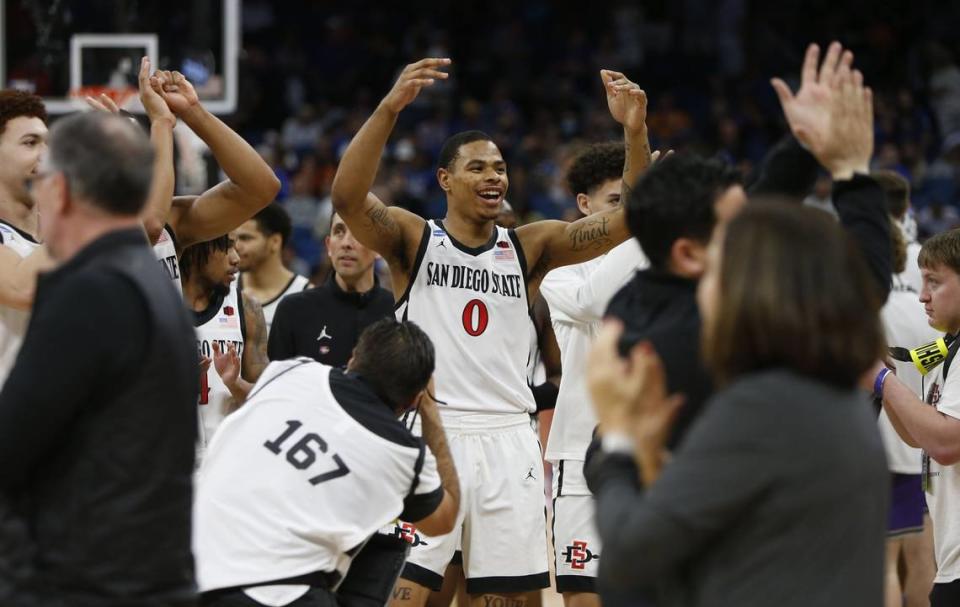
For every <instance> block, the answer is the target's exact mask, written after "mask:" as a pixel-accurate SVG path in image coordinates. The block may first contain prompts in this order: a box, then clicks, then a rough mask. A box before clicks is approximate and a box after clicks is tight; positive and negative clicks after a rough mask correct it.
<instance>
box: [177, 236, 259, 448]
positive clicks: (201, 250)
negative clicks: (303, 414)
mask: <svg viewBox="0 0 960 607" xmlns="http://www.w3.org/2000/svg"><path fill="white" fill-rule="evenodd" d="M180 261H181V264H180V267H181V270H182V271H183V297H184V300H185V301H186V304H187V308H189V309H191V310H193V316H194V322H193V324H194V327H196V330H197V353H198V355H199V357H200V361H201V373H200V395H199V397H198V401H197V402H198V404H199V406H200V412H199V416H200V422H201V423H200V449H201V455H202V451H203V450H204V449H205V448H206V445H207V444H208V443H209V442H210V439H211V438H212V437H213V433H214V432H215V431H216V429H217V427H218V426H219V425H220V422H221V421H223V418H224V417H226V416H227V415H228V414H230V413H232V412H233V411H234V410H235V409H236V408H237V407H239V406H240V404H241V403H243V401H244V399H245V398H246V396H247V392H249V390H250V387H251V386H252V385H253V384H254V383H255V382H256V381H257V378H259V377H260V373H261V372H262V371H263V369H264V367H266V366H267V363H268V361H267V329H266V323H265V322H264V320H263V311H262V310H261V308H260V304H259V303H257V301H256V300H255V299H253V298H252V297H250V296H249V295H247V294H246V293H243V292H242V291H241V290H240V289H239V288H238V287H237V281H236V277H237V273H238V271H239V268H238V264H239V262H238V257H237V251H236V249H235V248H234V245H233V241H232V240H231V239H230V237H229V236H221V237H220V238H215V239H213V240H209V241H207V242H201V243H198V244H195V245H193V246H191V247H188V248H187V249H186V250H184V252H183V256H182V258H181V260H180ZM224 353H226V354H229V355H231V356H236V357H239V359H240V365H239V369H240V373H239V374H233V375H232V376H229V377H224V378H221V376H220V374H219V373H217V370H216V368H214V365H213V364H211V363H212V361H213V358H214V356H215V355H218V354H224Z"/></svg>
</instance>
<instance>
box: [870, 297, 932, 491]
mask: <svg viewBox="0 0 960 607" xmlns="http://www.w3.org/2000/svg"><path fill="white" fill-rule="evenodd" d="M881 318H882V319H883V326H884V329H885V331H886V334H887V344H888V345H890V346H891V347H900V348H906V349H908V350H909V349H911V348H916V347H917V346H920V345H923V344H927V343H930V342H932V341H933V340H935V339H937V338H938V337H940V336H941V335H940V333H938V332H937V331H936V330H935V329H933V328H932V327H931V326H930V324H929V323H928V322H927V315H926V313H925V312H924V310H923V304H921V303H920V300H919V299H917V294H916V293H914V292H912V291H910V290H909V289H908V288H906V287H904V286H898V283H897V281H896V280H895V281H894V288H893V290H892V291H891V292H890V297H889V298H888V299H887V303H886V305H884V306H883V310H882V311H881ZM895 366H896V372H897V377H898V378H899V379H900V380H901V381H902V382H903V383H904V384H906V385H907V386H908V387H909V388H910V390H911V391H912V392H913V393H914V394H915V395H916V396H917V398H923V376H921V375H920V371H918V370H917V368H916V366H914V364H913V363H911V362H900V361H895ZM879 424H880V436H881V437H882V438H883V445H884V447H885V448H886V451H887V464H888V466H889V468H890V471H891V472H896V473H899V474H920V464H921V460H920V449H916V448H914V447H911V446H910V445H908V444H907V443H905V442H903V439H901V438H900V436H899V435H898V434H897V431H896V430H895V429H894V428H893V424H891V423H890V418H888V417H887V412H886V411H885V410H883V411H881V412H880V418H879Z"/></svg>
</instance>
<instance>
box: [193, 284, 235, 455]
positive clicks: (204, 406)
mask: <svg viewBox="0 0 960 607" xmlns="http://www.w3.org/2000/svg"><path fill="white" fill-rule="evenodd" d="M217 303H218V302H216V301H214V302H211V303H210V307H209V308H207V310H206V311H205V312H197V313H195V314H196V318H195V320H194V325H195V326H196V328H197V352H198V354H199V355H200V356H201V357H203V356H206V357H208V358H213V342H215V341H216V342H218V343H219V345H220V350H221V351H222V352H226V350H227V348H228V347H229V346H230V345H231V344H232V345H234V346H236V348H237V354H238V355H240V357H241V360H242V358H243V341H244V330H243V306H242V303H241V297H240V290H239V289H238V288H237V281H233V282H232V283H231V284H230V290H229V291H228V292H227V294H226V295H225V296H224V297H223V300H222V301H221V302H219V305H217ZM232 399H233V397H232V396H231V395H230V390H229V389H227V386H226V385H224V383H223V380H222V379H220V374H219V373H217V370H216V369H215V368H214V365H213V364H212V363H211V364H210V368H209V369H207V372H206V374H204V375H203V376H201V378H200V397H199V399H198V404H199V406H200V420H201V424H200V446H201V449H203V448H204V447H205V446H206V445H208V444H209V443H210V439H211V438H212V437H213V433H214V431H215V430H216V429H217V427H218V426H219V425H220V422H221V421H223V418H224V417H225V416H226V415H227V412H228V411H229V410H230V407H231V404H232Z"/></svg>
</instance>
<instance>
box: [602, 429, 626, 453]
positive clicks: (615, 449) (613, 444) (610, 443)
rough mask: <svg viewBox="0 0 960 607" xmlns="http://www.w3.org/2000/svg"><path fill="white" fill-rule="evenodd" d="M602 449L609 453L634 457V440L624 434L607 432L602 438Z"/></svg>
mask: <svg viewBox="0 0 960 607" xmlns="http://www.w3.org/2000/svg"><path fill="white" fill-rule="evenodd" d="M600 447H601V448H602V449H603V450H604V451H605V452H607V453H625V454H627V455H633V439H632V438H630V436H629V435H627V434H623V433H622V432H607V433H605V434H604V435H603V436H602V437H601V438H600Z"/></svg>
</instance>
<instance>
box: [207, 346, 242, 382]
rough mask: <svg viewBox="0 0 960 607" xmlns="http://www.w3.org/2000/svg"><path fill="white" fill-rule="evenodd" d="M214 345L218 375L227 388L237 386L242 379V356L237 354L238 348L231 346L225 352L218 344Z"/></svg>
mask: <svg viewBox="0 0 960 607" xmlns="http://www.w3.org/2000/svg"><path fill="white" fill-rule="evenodd" d="M212 345H213V366H214V368H215V369H216V370H217V375H219V376H220V379H222V380H223V383H224V385H225V386H228V387H229V386H232V385H234V384H236V383H237V379H239V377H240V356H239V355H238V354H237V347H236V346H235V345H233V344H230V345H229V346H227V351H226V352H224V351H222V350H221V349H220V344H218V343H217V342H215V341H214V342H213V344H212Z"/></svg>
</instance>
